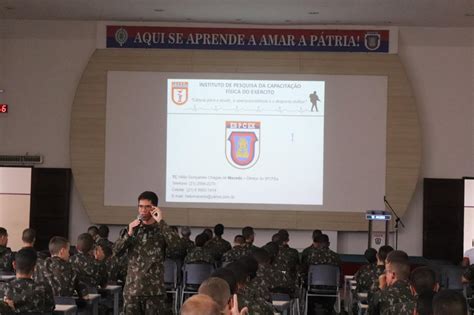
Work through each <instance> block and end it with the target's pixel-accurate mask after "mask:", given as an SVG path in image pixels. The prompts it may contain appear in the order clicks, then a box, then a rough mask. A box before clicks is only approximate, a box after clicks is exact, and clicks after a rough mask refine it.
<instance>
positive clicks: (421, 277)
mask: <svg viewBox="0 0 474 315" xmlns="http://www.w3.org/2000/svg"><path fill="white" fill-rule="evenodd" d="M410 289H411V293H412V294H413V296H414V297H415V300H414V301H412V302H406V303H397V304H394V305H392V306H390V308H389V311H388V313H389V314H407V313H408V312H410V311H411V310H413V309H416V308H417V306H416V305H417V304H418V300H419V296H420V295H421V294H423V293H425V292H430V293H431V298H433V296H434V294H435V293H436V292H437V291H438V290H439V283H438V282H437V281H436V274H435V272H434V270H433V269H431V268H430V267H428V266H422V267H418V268H416V269H415V270H413V271H412V272H411V274H410ZM428 296H429V295H425V296H424V298H425V299H427V298H428ZM423 302H425V301H422V302H421V303H423ZM423 308H425V309H426V306H423Z"/></svg>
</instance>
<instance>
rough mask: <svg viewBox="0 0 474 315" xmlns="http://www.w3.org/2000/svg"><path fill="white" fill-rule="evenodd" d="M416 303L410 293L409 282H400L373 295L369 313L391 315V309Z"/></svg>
mask: <svg viewBox="0 0 474 315" xmlns="http://www.w3.org/2000/svg"><path fill="white" fill-rule="evenodd" d="M414 302H415V297H414V296H413V295H412V293H411V291H410V285H409V284H408V281H406V280H398V281H396V282H395V283H394V284H393V285H391V286H389V287H387V288H385V289H384V290H380V289H379V290H377V291H375V292H374V293H373V296H372V298H371V299H370V300H369V313H370V314H382V315H385V314H391V313H390V308H391V307H394V306H395V305H396V304H408V303H414ZM400 306H402V305H400ZM407 306H408V305H407ZM407 306H405V308H407ZM402 307H403V306H402ZM411 314H413V309H412V310H411Z"/></svg>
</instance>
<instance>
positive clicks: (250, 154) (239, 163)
mask: <svg viewBox="0 0 474 315" xmlns="http://www.w3.org/2000/svg"><path fill="white" fill-rule="evenodd" d="M225 138H226V146H225V147H226V148H225V155H226V158H227V161H228V162H229V163H230V165H232V166H233V167H235V168H240V169H245V168H250V167H252V166H254V165H255V163H257V161H258V158H259V156H260V141H261V139H260V122H259V121H226V136H225Z"/></svg>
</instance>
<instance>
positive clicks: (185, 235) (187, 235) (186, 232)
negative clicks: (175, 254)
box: [181, 226, 196, 253]
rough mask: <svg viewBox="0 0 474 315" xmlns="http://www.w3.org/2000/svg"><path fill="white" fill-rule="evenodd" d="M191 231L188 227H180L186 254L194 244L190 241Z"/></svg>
mask: <svg viewBox="0 0 474 315" xmlns="http://www.w3.org/2000/svg"><path fill="white" fill-rule="evenodd" d="M190 237H191V229H190V228H189V226H182V227H181V239H182V240H183V244H184V247H185V248H186V253H188V252H189V250H190V249H191V248H193V247H194V246H196V245H194V242H193V241H192V240H191V238H190Z"/></svg>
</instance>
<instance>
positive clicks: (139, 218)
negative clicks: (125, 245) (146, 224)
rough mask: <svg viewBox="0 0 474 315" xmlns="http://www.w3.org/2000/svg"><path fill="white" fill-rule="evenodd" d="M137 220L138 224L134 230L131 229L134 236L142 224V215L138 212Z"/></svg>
mask: <svg viewBox="0 0 474 315" xmlns="http://www.w3.org/2000/svg"><path fill="white" fill-rule="evenodd" d="M137 220H138V221H140V224H139V225H137V226H136V227H135V230H133V235H134V236H136V235H137V233H138V228H139V227H140V226H142V224H143V215H141V214H139V215H137Z"/></svg>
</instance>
